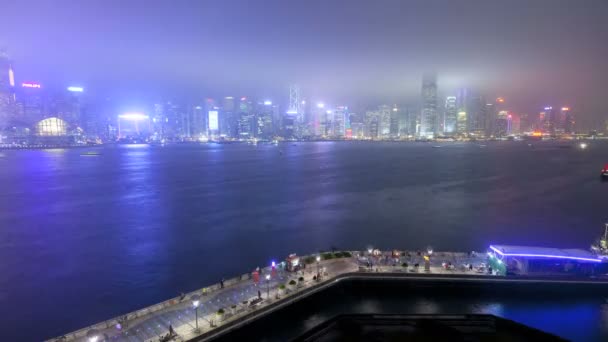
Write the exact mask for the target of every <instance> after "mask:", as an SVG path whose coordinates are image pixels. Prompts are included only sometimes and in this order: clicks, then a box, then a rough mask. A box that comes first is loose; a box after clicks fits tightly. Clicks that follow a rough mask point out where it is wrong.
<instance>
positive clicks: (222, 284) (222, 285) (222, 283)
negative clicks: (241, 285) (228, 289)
mask: <svg viewBox="0 0 608 342" xmlns="http://www.w3.org/2000/svg"><path fill="white" fill-rule="evenodd" d="M220 288H222V289H223V288H224V278H222V280H220Z"/></svg>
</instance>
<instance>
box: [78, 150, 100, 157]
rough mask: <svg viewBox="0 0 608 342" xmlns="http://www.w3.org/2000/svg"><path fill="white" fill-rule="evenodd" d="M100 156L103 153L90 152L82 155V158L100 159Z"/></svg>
mask: <svg viewBox="0 0 608 342" xmlns="http://www.w3.org/2000/svg"><path fill="white" fill-rule="evenodd" d="M100 155H101V153H99V152H93V151H89V152H85V153H81V154H80V156H81V157H98V156H100Z"/></svg>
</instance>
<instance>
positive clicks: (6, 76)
mask: <svg viewBox="0 0 608 342" xmlns="http://www.w3.org/2000/svg"><path fill="white" fill-rule="evenodd" d="M15 110H16V108H15V73H14V72H13V67H12V65H11V61H10V59H9V57H8V54H7V53H6V50H0V128H2V127H5V126H7V125H8V123H9V121H10V120H11V118H12V117H13V116H14V114H15Z"/></svg>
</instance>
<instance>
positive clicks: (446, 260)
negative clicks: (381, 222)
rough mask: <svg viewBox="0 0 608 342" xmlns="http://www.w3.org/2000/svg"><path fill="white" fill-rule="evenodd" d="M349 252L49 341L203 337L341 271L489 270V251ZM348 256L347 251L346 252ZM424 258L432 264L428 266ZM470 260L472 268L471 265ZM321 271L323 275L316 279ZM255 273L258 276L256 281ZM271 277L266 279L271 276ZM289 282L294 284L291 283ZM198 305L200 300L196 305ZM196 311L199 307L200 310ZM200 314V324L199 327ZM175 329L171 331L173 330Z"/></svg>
mask: <svg viewBox="0 0 608 342" xmlns="http://www.w3.org/2000/svg"><path fill="white" fill-rule="evenodd" d="M350 253H351V254H350V255H352V256H350V257H340V258H335V257H334V256H342V253H337V255H336V254H332V253H324V254H322V255H323V258H322V259H323V260H320V261H319V262H317V261H316V255H314V256H308V257H301V258H300V260H307V261H309V263H308V264H307V265H306V267H305V268H304V269H302V270H300V271H298V272H288V271H286V270H285V269H284V268H283V267H281V266H277V267H275V268H271V267H266V268H264V269H261V270H260V271H259V272H258V275H257V277H256V276H255V275H253V274H251V273H249V274H244V275H241V276H239V277H236V278H232V279H228V280H226V281H223V284H222V283H220V284H215V285H212V286H208V287H206V288H203V289H199V290H196V291H193V292H191V293H188V294H183V295H181V296H180V297H177V298H173V299H171V300H168V301H165V302H163V303H159V304H156V305H153V306H151V307H148V308H145V309H142V310H138V311H136V312H132V313H129V314H126V315H122V316H120V317H116V318H114V319H111V320H108V321H105V322H101V323H98V324H95V325H93V326H91V327H87V328H83V329H81V330H78V331H76V332H73V333H69V334H66V335H64V336H61V337H57V338H54V339H50V340H48V341H87V342H100V341H105V340H107V341H116V342H119V341H120V342H122V341H125V342H127V341H128V342H149V341H150V342H151V341H155V342H157V341H189V340H194V339H196V340H205V339H208V338H212V337H213V336H215V335H216V334H217V333H219V332H221V331H222V330H223V329H224V328H225V327H226V326H228V325H231V324H234V323H235V322H239V321H240V322H241V323H242V322H245V321H247V320H248V319H251V318H252V316H256V312H262V311H265V309H269V308H271V307H277V306H280V305H282V304H285V305H288V304H289V302H290V301H291V300H292V299H295V298H297V297H299V296H300V295H301V294H303V293H307V292H310V291H314V290H315V289H320V288H322V287H323V285H324V284H326V285H329V284H330V283H331V282H332V281H333V280H335V279H336V278H337V277H338V276H341V275H345V274H349V273H354V272H366V273H367V272H373V273H385V274H389V273H401V274H403V273H408V274H416V273H425V274H437V275H439V274H451V275H463V274H469V275H471V274H482V273H487V271H486V270H485V266H486V264H485V263H486V258H487V256H486V254H483V253H482V254H478V253H473V254H471V253H432V254H431V255H429V253H427V252H415V251H410V252H402V253H400V254H399V255H398V256H394V255H393V254H392V253H391V252H384V253H381V252H379V251H375V252H374V253H373V254H375V255H372V253H369V252H367V251H366V252H350ZM347 255H348V254H347ZM425 257H427V258H429V260H428V266H429V267H428V269H425ZM469 265H471V267H469ZM317 270H318V271H319V273H320V274H322V276H321V278H320V280H319V279H316V275H317ZM256 278H257V279H258V281H257V282H256V281H255V280H256ZM267 279H268V280H267ZM290 283H291V284H290ZM194 304H198V307H195V305H194ZM197 310H198V312H197ZM197 316H198V329H197V319H196V318H197ZM171 332H172V333H171Z"/></svg>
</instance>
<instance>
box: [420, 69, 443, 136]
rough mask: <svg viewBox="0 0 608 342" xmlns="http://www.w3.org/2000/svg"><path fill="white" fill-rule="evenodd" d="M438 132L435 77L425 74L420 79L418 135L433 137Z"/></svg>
mask: <svg viewBox="0 0 608 342" xmlns="http://www.w3.org/2000/svg"><path fill="white" fill-rule="evenodd" d="M438 132H439V120H438V115H437V77H436V76H435V75H434V74H425V75H424V76H423V78H422V113H421V121H420V132H419V135H420V136H422V137H430V136H435V135H436V134H437V133H438Z"/></svg>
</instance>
